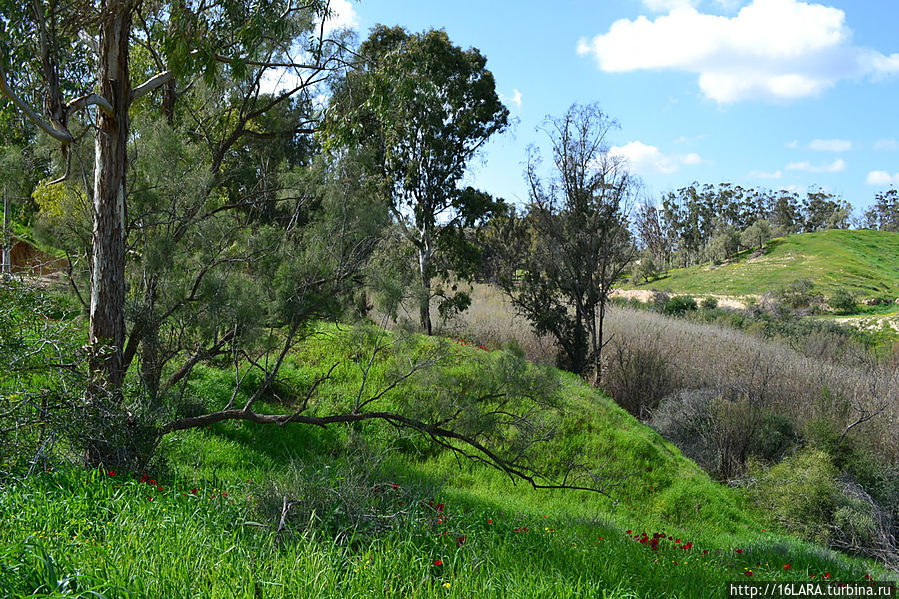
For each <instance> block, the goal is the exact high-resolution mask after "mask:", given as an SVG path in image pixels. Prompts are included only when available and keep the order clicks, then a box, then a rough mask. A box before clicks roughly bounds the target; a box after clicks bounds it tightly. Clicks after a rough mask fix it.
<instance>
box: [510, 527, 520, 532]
mask: <svg viewBox="0 0 899 599" xmlns="http://www.w3.org/2000/svg"><path fill="white" fill-rule="evenodd" d="M512 532H521V529H520V528H513V529H512Z"/></svg>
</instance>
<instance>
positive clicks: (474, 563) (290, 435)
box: [0, 330, 884, 598]
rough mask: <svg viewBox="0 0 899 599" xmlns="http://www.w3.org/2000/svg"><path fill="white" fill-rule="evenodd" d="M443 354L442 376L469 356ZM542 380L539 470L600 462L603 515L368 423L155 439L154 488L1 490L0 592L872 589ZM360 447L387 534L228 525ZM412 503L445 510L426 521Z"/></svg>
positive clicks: (301, 491)
mask: <svg viewBox="0 0 899 599" xmlns="http://www.w3.org/2000/svg"><path fill="white" fill-rule="evenodd" d="M331 333H334V331H333V330H331ZM352 351H353V348H352V347H351V346H350V345H349V344H345V343H343V342H341V340H340V339H337V338H335V337H333V336H331V335H329V336H326V337H322V338H318V339H315V340H313V341H311V342H310V343H309V345H308V346H307V347H306V348H305V351H304V355H302V356H297V357H296V358H295V359H294V360H293V361H292V362H291V364H289V368H288V369H287V371H286V374H287V376H289V377H290V378H291V379H293V380H294V381H296V382H299V381H300V380H306V379H308V378H309V377H310V376H312V373H314V372H318V371H319V370H320V365H322V364H327V363H333V362H334V361H336V360H337V359H339V358H343V359H345V358H346V357H347V356H348V355H350V354H351V353H352ZM456 351H458V352H459V357H460V364H461V366H462V367H466V365H468V364H471V363H472V362H473V361H474V360H476V359H477V358H478V357H480V356H481V355H482V354H480V353H479V352H478V351H477V350H475V349H473V348H463V347H460V348H458V349H457V350H456ZM335 372H336V375H337V376H336V378H335V380H334V381H329V382H328V385H330V386H329V387H328V388H327V390H326V391H327V392H328V394H329V395H331V394H340V393H341V392H343V393H349V392H351V391H352V389H353V388H354V386H355V385H356V384H358V370H357V369H355V368H354V367H347V368H340V369H338V370H337V371H335ZM562 376H563V377H564V391H565V397H566V398H567V399H566V403H567V408H568V410H567V416H566V417H565V419H564V421H563V425H562V434H561V435H559V437H558V438H557V440H555V441H553V442H552V443H551V444H550V445H548V446H547V447H546V451H545V453H546V456H547V462H548V463H556V464H558V463H559V462H564V460H566V459H567V458H568V456H571V455H573V454H574V453H577V452H580V453H583V454H584V455H586V456H587V457H589V458H590V459H591V460H592V461H593V462H595V463H599V464H604V465H605V467H606V472H607V476H608V478H609V480H622V477H623V476H624V475H629V477H628V478H626V479H623V482H622V484H621V486H620V487H618V488H616V489H615V491H614V493H613V499H608V498H605V497H602V496H597V495H591V494H585V493H583V492H568V491H565V492H563V491H554V492H550V491H535V490H532V489H529V488H527V487H525V486H523V485H521V484H518V485H514V484H512V483H511V482H510V481H509V480H508V479H507V478H505V477H503V476H502V475H500V474H499V473H497V472H494V471H491V470H489V469H485V468H483V467H478V466H475V465H472V464H470V463H462V464H461V465H460V464H459V463H458V462H457V461H456V459H455V458H453V457H452V456H450V455H447V454H445V453H434V452H428V451H425V452H424V453H420V452H418V451H416V449H417V448H420V447H421V446H419V445H417V444H414V443H413V444H410V443H400V445H399V447H404V448H405V450H403V451H398V450H396V449H394V450H390V451H385V448H387V447H389V446H393V447H396V446H397V445H396V443H395V441H396V439H395V438H394V437H393V434H392V433H391V432H390V431H389V430H386V429H385V428H384V427H383V426H377V425H371V426H365V427H356V428H353V429H347V428H335V429H328V430H320V429H312V428H309V427H293V428H291V427H288V428H285V429H278V428H276V427H261V426H257V425H252V424H248V423H242V424H238V423H222V424H219V425H216V426H214V427H212V428H211V429H208V430H202V431H188V432H180V433H177V434H175V435H171V436H169V437H168V438H166V440H165V442H164V444H163V446H162V447H161V448H160V455H162V456H164V458H165V463H164V464H160V465H158V466H157V473H156V474H155V476H157V477H158V478H159V479H160V480H159V482H158V483H156V484H154V485H149V484H148V483H147V482H139V481H137V480H133V479H129V478H127V477H126V476H125V475H124V473H117V474H116V476H114V477H111V476H108V475H106V474H104V473H102V472H99V471H94V472H84V471H78V470H63V471H60V472H51V473H45V474H42V475H39V476H37V477H33V478H31V479H28V480H26V481H23V482H16V481H6V482H5V483H4V484H3V486H2V487H0V588H2V589H12V591H8V592H9V593H10V595H11V596H15V595H14V591H16V590H20V591H21V592H25V591H26V590H31V589H35V588H37V587H38V586H39V585H41V584H43V585H45V587H47V588H48V589H49V588H50V587H53V586H59V583H60V581H61V580H63V581H64V580H66V577H73V579H76V580H77V583H68V585H69V586H70V587H71V586H72V585H73V584H77V585H80V586H79V588H80V589H81V590H82V591H83V590H85V589H86V588H90V587H95V588H96V589H98V590H101V591H103V592H104V593H105V596H126V595H127V594H128V592H131V593H134V594H135V595H137V596H159V597H163V596H164V597H188V596H190V597H197V596H234V597H253V596H254V593H257V592H259V593H261V594H262V595H261V596H264V597H296V596H304V597H313V596H321V597H332V596H341V597H346V598H349V597H373V596H385V597H394V596H402V597H409V596H415V597H432V596H437V597H442V596H445V597H463V596H464V597H470V596H474V595H477V596H482V597H593V596H596V597H603V596H617V597H635V596H636V597H643V596H654V597H655V596H660V595H662V596H676V597H719V596H721V593H722V592H723V584H724V581H726V580H734V579H737V578H740V579H744V580H745V579H748V578H747V576H746V574H745V573H746V572H747V571H748V570H752V571H753V573H754V578H753V579H754V580H758V579H762V580H771V579H779V580H800V581H806V580H809V579H810V576H811V575H812V574H815V575H816V576H818V577H820V576H821V575H822V574H824V573H825V572H829V573H831V576H832V577H833V578H835V579H837V580H861V579H863V577H864V575H865V573H866V572H872V573H874V575H875V577H883V575H884V574H883V573H882V572H880V571H879V570H878V569H877V568H874V567H873V566H871V565H870V564H865V563H863V562H860V561H855V560H849V559H847V558H843V557H840V556H836V555H834V554H831V553H829V552H825V551H823V550H821V549H818V548H815V547H813V546H809V545H805V544H802V543H799V542H796V541H793V540H790V539H788V538H786V537H784V536H780V535H778V534H776V533H775V532H772V525H771V523H769V522H766V521H765V518H764V514H759V513H757V512H755V511H753V510H752V509H751V507H749V506H748V505H746V502H745V501H744V499H743V497H742V495H741V494H740V492H739V491H737V490H733V489H729V488H726V487H723V486H721V485H718V484H717V483H714V482H713V481H711V480H710V479H709V478H708V476H707V475H705V473H703V472H702V471H701V470H700V469H699V468H698V467H697V466H696V465H695V464H694V463H692V462H690V461H689V460H687V459H685V458H684V457H683V456H682V455H681V454H680V452H679V451H678V450H677V449H676V448H675V447H674V446H672V445H671V444H669V443H667V442H666V441H664V440H663V439H661V438H660V437H659V436H658V435H657V434H656V433H655V432H653V431H652V430H650V429H648V428H646V427H644V426H642V425H641V424H640V423H639V422H637V421H636V420H635V419H634V418H632V417H631V416H630V415H628V414H627V413H625V412H624V411H622V410H621V409H619V408H618V407H617V406H616V405H614V404H613V403H612V402H611V401H610V400H609V399H608V398H606V397H605V396H603V395H601V394H600V393H598V392H596V391H594V390H592V389H590V388H588V387H586V386H585V385H583V384H582V383H581V382H580V381H579V380H577V379H576V378H574V377H569V376H566V375H562ZM229 381H230V379H229V376H228V375H226V374H223V373H220V372H217V371H214V370H211V369H203V370H202V371H201V372H199V376H198V377H197V378H196V380H195V381H194V382H193V383H192V389H191V392H192V393H194V394H196V395H197V396H198V397H202V398H204V399H205V401H208V402H210V403H213V404H214V403H216V402H218V401H221V400H222V399H223V398H226V397H227V394H228V383H229ZM359 433H362V434H361V435H360V434H359ZM360 438H365V439H367V441H368V445H369V448H368V450H367V451H369V452H374V453H380V454H381V455H382V456H383V460H382V461H380V462H379V465H378V466H377V467H373V468H372V469H371V471H370V472H368V473H367V476H368V477H369V479H368V481H369V482H368V484H370V482H371V480H374V481H376V483H377V485H378V486H379V487H383V488H384V489H388V491H386V492H382V491H379V492H378V494H377V496H376V497H375V496H374V495H375V494H374V493H373V497H372V501H376V502H379V503H378V505H380V506H381V509H382V511H385V513H386V512H389V513H390V514H392V515H394V517H393V518H392V519H391V520H389V521H390V522H393V523H394V524H395V529H394V531H393V532H390V533H386V534H383V535H380V536H377V537H373V538H372V537H365V538H362V539H359V540H358V542H356V543H354V544H350V545H337V544H335V543H334V542H333V540H332V539H333V537H331V536H327V535H325V534H322V533H321V532H318V533H316V532H307V533H304V534H302V536H300V537H295V538H293V539H286V540H283V541H280V540H278V539H277V538H275V536H274V535H273V534H272V533H271V532H269V531H268V530H265V529H262V528H260V527H258V526H254V525H247V524H244V523H246V522H247V521H250V520H257V521H259V520H263V521H264V518H265V517H266V512H265V510H264V509H260V508H259V497H260V496H261V497H268V498H269V499H270V501H272V502H274V503H276V504H280V497H281V496H282V494H283V495H288V496H290V497H291V498H300V499H302V498H303V497H304V495H311V494H313V493H314V492H315V491H316V489H315V487H311V486H310V485H308V484H306V483H304V481H306V482H307V483H308V481H309V480H312V479H314V480H317V481H318V482H319V485H321V483H322V481H330V482H331V483H332V485H333V487H334V488H336V487H339V486H341V484H344V483H345V479H346V478H348V477H350V476H351V474H350V471H349V470H347V469H346V467H345V465H346V461H347V459H348V458H347V456H348V455H350V454H352V453H353V452H354V451H355V450H351V449H350V447H351V446H352V447H358V446H359V444H360V442H359V439H360ZM392 442H393V443H392ZM310 477H311V478H310ZM394 484H395V485H396V489H394V488H393V485H394ZM325 486H327V485H325ZM157 487H158V488H157ZM192 488H196V489H197V494H196V495H194V494H193V493H192V492H191V489H192ZM368 488H369V487H366V493H367V492H368V491H367V489H368ZM223 491H227V493H228V495H224V493H223ZM150 497H152V498H153V499H152V500H151V499H150ZM401 502H402V503H401ZM431 502H434V503H435V505H436V503H443V504H445V510H444V512H443V513H442V514H441V513H440V512H437V511H436V510H435V508H434V507H433V506H432V505H431ZM263 503H265V502H263ZM325 505H326V506H327V505H328V504H327V503H326V504H325ZM330 505H333V508H328V507H326V508H324V511H325V512H330V513H320V514H317V515H316V518H318V519H319V520H320V521H321V522H328V521H332V520H333V519H337V520H339V518H340V510H341V501H340V500H339V498H338V497H337V496H335V497H334V500H333V502H332V503H331V504H330ZM279 507H280V505H278V506H276V512H277V511H278V509H277V508H279ZM268 515H269V516H271V513H269V514H268ZM441 520H442V521H441ZM269 521H270V520H269ZM516 529H517V530H516ZM523 529H527V531H526V532H525V531H523ZM627 530H632V531H633V532H632V533H631V534H630V535H628V534H627V532H626V531H627ZM644 531H645V532H647V533H648V534H649V535H650V536H651V535H652V534H653V532H655V531H664V532H666V533H667V534H668V535H671V536H672V537H673V539H676V538H681V539H682V542H683V543H685V542H687V541H692V542H693V543H694V546H693V548H691V549H678V548H676V547H675V541H674V540H672V541H667V540H666V541H663V542H662V546H661V549H660V550H659V551H652V550H650V549H648V548H647V547H646V546H644V545H641V544H640V543H638V542H636V541H635V540H634V539H633V538H632V537H633V536H635V535H637V534H638V533H641V532H644ZM462 537H464V542H462V543H460V542H459V539H460V538H462ZM738 550H739V551H738ZM704 551H707V552H708V553H703V552H704ZM437 560H439V561H440V562H442V565H435V561H437ZM756 564H760V565H759V566H757V565H756ZM784 564H790V566H791V567H790V569H789V570H785V569H784V567H783V566H784ZM76 573H77V576H76ZM64 584H66V583H64ZM257 589H258V590H257ZM257 596H258V595H257Z"/></svg>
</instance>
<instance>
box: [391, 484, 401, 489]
mask: <svg viewBox="0 0 899 599" xmlns="http://www.w3.org/2000/svg"><path fill="white" fill-rule="evenodd" d="M391 486H392V487H393V488H394V489H399V488H400V486H399V485H398V484H396V483H393V485H391Z"/></svg>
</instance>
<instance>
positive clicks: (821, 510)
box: [752, 449, 838, 544]
mask: <svg viewBox="0 0 899 599" xmlns="http://www.w3.org/2000/svg"><path fill="white" fill-rule="evenodd" d="M836 475H837V469H836V468H835V467H834V465H833V461H832V460H831V459H830V456H829V455H827V454H826V453H824V452H823V451H820V450H816V449H810V450H806V451H803V452H801V453H799V454H797V455H795V456H793V457H790V458H787V459H785V460H784V461H783V462H781V463H780V464H777V465H775V466H772V467H771V468H769V469H768V470H766V471H765V472H763V473H762V474H761V475H760V476H759V477H758V484H757V485H756V486H755V488H754V489H752V496H753V499H754V500H755V501H756V503H757V504H758V505H759V507H761V508H762V509H763V510H765V511H766V512H767V513H768V514H770V516H771V518H773V519H774V520H775V521H776V522H777V523H778V524H780V525H781V526H783V527H784V528H786V529H787V530H789V531H792V532H794V533H796V534H798V535H800V536H801V537H803V538H805V539H809V540H812V541H815V542H818V543H822V544H823V543H826V542H827V541H828V538H829V533H830V529H829V526H828V523H829V522H830V521H831V517H832V516H833V513H834V511H835V510H836V507H837V502H836V497H837V494H838V488H837V483H836Z"/></svg>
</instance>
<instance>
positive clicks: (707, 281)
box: [643, 230, 899, 298]
mask: <svg viewBox="0 0 899 599" xmlns="http://www.w3.org/2000/svg"><path fill="white" fill-rule="evenodd" d="M751 254H752V252H749V251H745V252H742V253H741V254H740V255H739V257H738V258H737V259H736V260H735V261H733V262H731V263H729V264H725V265H722V266H719V267H710V266H709V265H707V264H706V265H700V266H693V267H690V268H684V269H677V270H672V271H670V272H669V274H668V276H663V277H661V278H659V279H657V280H655V281H653V282H652V283H650V284H649V285H643V287H655V288H657V289H662V290H670V291H672V292H674V293H720V294H726V295H751V294H759V293H764V292H765V291H768V290H773V289H778V288H780V287H783V286H785V285H787V284H788V283H790V282H792V281H795V280H796V279H811V280H812V281H813V282H814V283H815V286H816V288H818V289H820V290H822V291H823V292H824V293H829V292H832V291H834V290H836V289H838V288H844V289H848V290H851V291H853V292H855V293H857V294H859V295H860V296H861V297H874V296H885V297H891V298H896V297H899V233H888V232H885V231H868V230H863V231H838V230H831V231H821V232H818V233H803V234H800V235H790V236H788V237H785V238H781V239H774V240H772V241H770V242H768V244H767V249H766V252H765V255H764V256H762V257H760V258H757V259H755V260H751V261H750V260H748V258H749V256H750V255H751Z"/></svg>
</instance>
